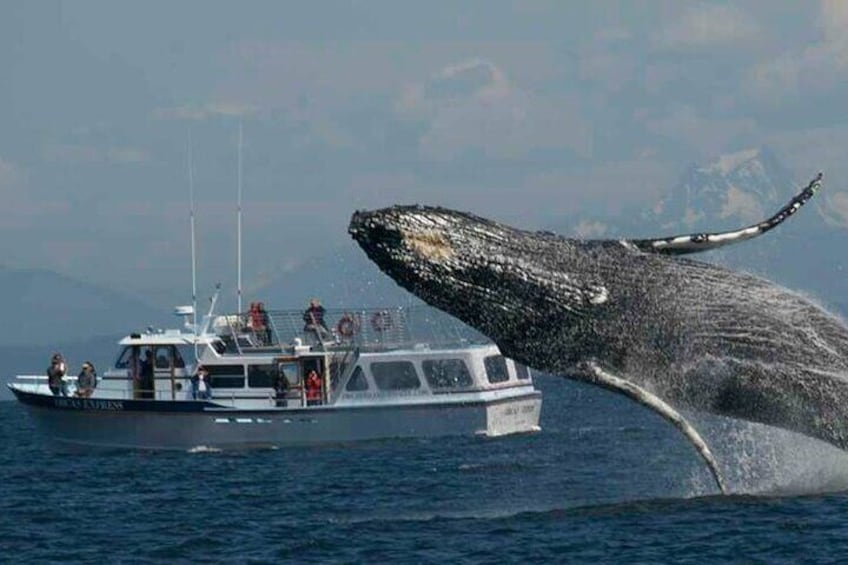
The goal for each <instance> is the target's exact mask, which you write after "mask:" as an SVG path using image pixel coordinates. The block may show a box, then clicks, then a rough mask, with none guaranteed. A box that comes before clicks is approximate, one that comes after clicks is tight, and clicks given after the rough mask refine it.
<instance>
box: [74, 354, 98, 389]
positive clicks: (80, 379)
mask: <svg viewBox="0 0 848 565" xmlns="http://www.w3.org/2000/svg"><path fill="white" fill-rule="evenodd" d="M96 386H97V372H96V371H95V370H94V365H92V364H91V363H90V362H89V361H86V362H85V363H83V364H82V370H80V372H79V375H77V396H79V397H80V398H88V397H90V396H91V395H92V394H93V393H94V387H96Z"/></svg>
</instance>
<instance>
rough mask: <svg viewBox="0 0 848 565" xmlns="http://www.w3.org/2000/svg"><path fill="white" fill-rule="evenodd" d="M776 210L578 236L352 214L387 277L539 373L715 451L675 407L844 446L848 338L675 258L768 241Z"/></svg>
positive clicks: (703, 266) (806, 193)
mask: <svg viewBox="0 0 848 565" xmlns="http://www.w3.org/2000/svg"><path fill="white" fill-rule="evenodd" d="M821 182H822V177H821V174H819V175H818V176H816V178H815V179H813V181H812V182H810V184H809V185H807V186H806V187H805V188H804V189H803V190H802V191H801V192H800V193H799V194H798V195H797V196H795V197H794V198H793V199H792V200H791V201H790V202H789V203H788V204H787V205H786V206H784V207H783V208H782V209H781V210H779V211H778V212H777V213H776V214H775V215H774V216H772V217H770V218H768V219H766V220H764V221H763V222H760V223H758V224H755V225H752V226H749V227H746V228H742V229H739V230H734V231H728V232H723V233H699V234H687V235H680V236H672V237H662V238H656V239H643V240H580V239H569V238H565V237H562V236H558V235H556V234H553V233H550V232H531V231H525V230H521V229H517V228H514V227H510V226H507V225H503V224H500V223H497V222H494V221H491V220H487V219H484V218H480V217H477V216H475V215H473V214H469V213H464V212H458V211H453V210H449V209H444V208H438V207H425V206H393V207H389V208H384V209H381V210H375V211H357V212H355V213H354V214H353V216H352V218H351V221H350V226H349V232H350V234H351V235H352V236H353V238H354V239H355V240H356V241H357V242H358V243H359V245H360V246H361V247H362V249H363V250H364V251H365V252H366V253H367V255H368V256H369V257H370V258H371V259H372V260H373V261H374V262H375V263H376V264H377V265H378V266H379V267H380V269H381V270H382V271H384V272H385V273H386V274H388V275H389V276H390V277H392V278H393V279H394V280H395V281H396V282H397V283H398V284H400V285H401V286H403V287H404V288H406V289H407V290H409V291H410V292H412V293H413V294H415V295H417V296H418V297H420V298H421V299H423V300H424V301H425V302H427V303H429V304H430V305H432V306H435V307H437V308H439V309H441V310H443V311H445V312H447V313H449V314H452V315H453V316H455V317H457V318H459V319H460V320H462V321H463V322H465V323H467V324H468V325H470V326H472V327H473V328H476V329H477V330H479V331H481V332H482V333H483V334H485V335H487V336H488V337H490V338H491V339H492V340H493V341H494V342H495V343H497V344H498V346H499V347H500V348H501V350H502V351H503V353H504V354H505V355H507V356H509V357H512V358H514V359H516V360H518V361H520V362H522V363H524V364H526V365H528V366H530V367H533V368H534V369H536V370H539V371H544V372H547V373H553V374H558V375H562V376H565V377H567V378H571V379H575V380H580V381H584V382H588V383H592V384H595V385H598V386H601V387H604V388H607V389H610V390H612V391H615V392H618V393H621V394H624V395H625V396H627V397H630V398H631V399H634V400H636V401H638V402H640V403H641V404H643V405H645V406H648V407H650V408H652V409H653V410H656V411H657V412H659V413H660V414H661V415H662V416H663V417H664V418H666V419H667V420H668V421H670V422H671V423H673V424H674V425H675V426H676V427H677V428H678V429H679V430H680V431H681V432H682V433H684V434H685V436H686V437H687V438H688V439H689V440H690V441H691V442H692V443H693V445H694V446H695V447H696V449H697V450H698V452H699V453H700V455H701V456H702V457H703V459H704V460H705V461H706V463H707V465H708V466H709V468H710V471H711V472H712V474H713V477H714V478H715V481H716V484H717V485H718V487H719V489H720V490H721V491H722V492H726V487H725V485H724V482H723V480H722V476H721V473H720V471H719V468H718V465H717V464H716V461H715V459H714V457H713V455H712V453H711V452H710V450H709V447H708V446H707V444H706V442H705V441H704V440H703V439H702V438H701V436H700V435H699V434H698V432H697V430H695V428H694V427H692V426H691V425H690V424H689V422H687V421H686V419H685V418H684V417H683V416H682V415H681V414H680V412H679V411H678V409H688V410H694V411H704V412H708V413H712V414H718V415H722V416H729V417H732V418H739V419H743V420H749V421H752V422H759V423H763V424H767V425H772V426H777V427H781V428H785V429H788V430H792V431H795V432H799V433H801V434H805V435H807V436H811V437H815V438H818V439H820V440H824V441H826V442H829V443H831V444H833V445H836V446H838V447H840V448H843V449H848V328H846V326H845V325H844V324H843V323H842V322H841V321H840V320H839V319H838V318H836V317H835V316H833V315H831V314H829V313H828V312H826V311H824V310H823V309H821V308H820V307H818V306H816V305H815V304H813V303H812V302H810V301H809V300H807V299H806V298H804V297H803V296H801V295H799V294H797V293H794V292H792V291H790V290H787V289H785V288H782V287H780V286H778V285H776V284H773V283H771V282H769V281H766V280H764V279H762V278H759V277H756V276H754V275H751V274H747V273H742V272H734V271H731V270H728V269H726V268H723V267H720V266H716V265H712V264H707V263H702V262H697V261H693V260H690V259H686V258H679V257H676V256H677V255H682V254H688V253H694V252H698V251H703V250H707V249H714V248H716V247H720V246H723V245H728V244H731V243H736V242H739V241H743V240H746V239H750V238H753V237H756V236H758V235H761V234H763V233H765V232H767V231H768V230H770V229H772V228H774V227H776V226H777V225H779V224H780V223H781V222H783V221H784V220H785V219H786V218H788V217H789V216H791V215H792V214H793V213H795V212H796V211H797V210H798V209H800V208H801V206H803V205H804V203H806V202H807V201H808V200H809V199H810V198H811V197H812V196H813V194H814V193H815V192H816V191H817V190H818V189H819V188H820V186H821Z"/></svg>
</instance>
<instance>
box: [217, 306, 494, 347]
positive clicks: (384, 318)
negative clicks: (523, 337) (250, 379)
mask: <svg viewBox="0 0 848 565" xmlns="http://www.w3.org/2000/svg"><path fill="white" fill-rule="evenodd" d="M266 320H267V322H266V326H265V327H258V328H257V327H252V325H251V323H250V321H251V318H250V313H249V312H246V313H243V314H236V315H227V316H219V317H218V321H217V322H216V324H215V330H216V332H218V333H219V334H220V335H223V336H229V337H230V338H231V341H232V345H233V349H234V350H236V351H237V352H239V353H241V352H242V349H243V348H244V346H245V345H247V346H249V347H252V348H268V347H270V348H277V347H283V346H288V345H290V344H292V343H294V342H295V340H300V341H301V343H304V344H306V345H312V346H318V347H323V348H325V349H354V348H358V349H363V350H374V349H396V348H400V347H410V346H414V345H416V344H427V345H428V346H430V347H444V346H452V345H461V344H469V343H488V342H489V340H488V339H487V338H486V337H485V336H483V335H482V334H480V333H479V332H477V331H476V330H474V329H472V328H470V327H469V326H467V325H465V324H463V323H462V322H460V321H459V320H457V319H456V318H453V317H452V316H449V315H448V314H445V313H443V312H441V311H439V310H436V309H434V308H431V307H429V306H401V307H389V308H359V309H345V308H335V309H327V310H326V311H325V313H324V319H323V322H324V323H323V325H321V324H312V323H310V322H311V321H310V322H307V321H305V320H304V313H303V311H302V310H268V311H267V317H266ZM233 336H236V337H233ZM238 336H241V337H242V339H238V338H237V337H238ZM245 338H247V340H245Z"/></svg>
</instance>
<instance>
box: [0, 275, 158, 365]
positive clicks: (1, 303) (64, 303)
mask: <svg viewBox="0 0 848 565" xmlns="http://www.w3.org/2000/svg"><path fill="white" fill-rule="evenodd" d="M0 311H2V312H3V313H4V318H5V322H6V323H4V324H2V325H0V345H3V346H7V345H28V346H31V345H37V344H44V346H45V347H47V348H49V347H50V345H49V344H50V343H55V342H72V341H78V340H85V339H90V338H93V337H95V336H101V335H107V334H124V333H128V332H129V331H131V330H133V329H139V327H141V328H144V327H146V326H147V325H154V326H155V325H159V324H161V323H162V322H163V321H165V320H166V319H167V317H168V316H167V312H165V311H163V310H160V309H157V308H155V307H154V306H151V305H149V304H147V303H145V302H143V301H141V300H139V299H136V298H134V297H131V296H128V295H125V294H122V293H120V292H117V291H114V290H111V289H107V288H103V287H99V286H96V285H92V284H88V283H84V282H82V281H78V280H76V279H73V278H70V277H67V276H65V275H62V274H59V273H56V272H54V271H50V270H47V269H10V268H7V267H0Z"/></svg>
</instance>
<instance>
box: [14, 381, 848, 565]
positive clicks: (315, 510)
mask: <svg viewBox="0 0 848 565" xmlns="http://www.w3.org/2000/svg"><path fill="white" fill-rule="evenodd" d="M537 385H538V386H539V387H540V388H541V389H542V391H543V394H544V404H543V408H542V428H543V429H542V431H541V432H540V433H537V434H531V435H523V436H515V437H507V438H500V439H483V438H468V437H461V438H447V439H437V440H391V441H381V442H373V443H364V444H357V445H339V446H330V447H320V448H296V449H280V450H264V451H243V452H238V451H237V452H196V453H159V452H133V451H115V452H106V453H103V452H101V453H70V452H63V451H59V450H57V449H55V448H54V447H52V446H51V445H50V444H49V443H47V442H46V441H45V440H44V439H43V438H41V437H40V436H38V435H37V434H36V433H35V431H34V430H33V428H32V425H31V423H30V421H29V420H28V418H27V416H26V413H25V411H24V410H23V409H22V408H21V407H19V406H18V405H17V404H16V403H14V402H2V403H0V426H2V433H3V441H2V443H0V470H2V480H0V560H2V561H3V562H63V563H64V562H92V563H104V562H122V563H147V562H163V561H168V562H195V561H203V562H226V563H273V562H281V561H297V562H322V563H323V562H328V563H335V562H382V561H392V562H433V563H435V562H441V563H445V562H472V563H507V562H528V561H529V562H547V561H558V562H602V563H606V562H625V563H657V562H667V563H705V562H744V563H781V562H786V563H796V562H836V561H840V562H841V561H845V560H846V559H848V494H846V492H848V456H846V455H845V454H843V452H841V451H838V450H835V449H833V448H829V447H826V446H824V445H822V444H820V443H817V442H814V441H811V440H807V439H804V438H800V437H798V436H795V435H792V434H788V433H785V432H776V431H773V430H769V429H766V428H762V427H759V426H754V425H750V424H744V425H743V424H737V423H734V422H730V421H724V420H718V419H715V420H700V421H699V422H698V424H697V425H698V427H699V428H701V429H702V431H704V430H705V431H706V432H705V435H706V436H707V439H708V441H709V442H710V444H711V446H712V447H713V449H714V451H715V452H716V453H717V456H718V458H719V460H720V464H721V466H722V469H723V471H724V472H725V474H726V475H727V477H728V482H729V483H730V487H731V489H732V490H733V491H734V494H732V495H729V496H722V495H718V494H717V491H716V489H715V487H714V486H713V484H712V482H711V479H710V475H709V474H708V472H707V470H706V468H705V467H704V465H703V464H702V463H701V461H700V460H699V459H698V457H697V455H696V453H695V451H694V449H692V448H691V447H690V446H689V444H687V443H686V442H685V440H684V439H683V438H682V436H680V435H679V433H678V432H677V431H676V430H674V429H673V428H672V427H671V426H670V425H668V424H666V423H665V422H664V421H663V420H661V419H660V418H659V417H658V416H656V415H654V414H653V413H650V412H648V411H646V410H645V409H643V408H641V407H639V406H637V405H635V404H634V403H632V402H630V401H628V400H626V399H623V398H619V397H617V396H614V395H612V394H609V393H606V392H604V391H600V390H595V389H592V388H589V387H585V386H582V385H576V384H573V383H569V382H567V381H563V380H560V379H556V378H552V377H540V378H537Z"/></svg>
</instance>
